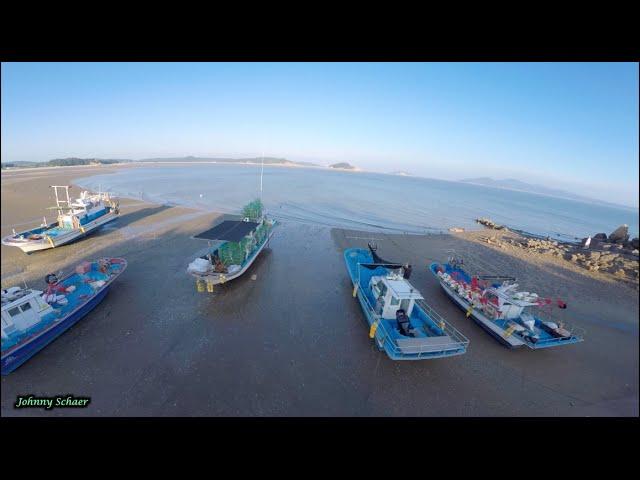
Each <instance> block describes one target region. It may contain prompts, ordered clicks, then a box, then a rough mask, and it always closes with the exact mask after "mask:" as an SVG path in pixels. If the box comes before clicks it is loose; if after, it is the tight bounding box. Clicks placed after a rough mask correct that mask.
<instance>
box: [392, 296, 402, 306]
mask: <svg viewBox="0 0 640 480" xmlns="http://www.w3.org/2000/svg"><path fill="white" fill-rule="evenodd" d="M398 303H400V300H398V299H397V298H396V297H391V305H398Z"/></svg>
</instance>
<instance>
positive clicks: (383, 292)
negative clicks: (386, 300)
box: [378, 280, 387, 297]
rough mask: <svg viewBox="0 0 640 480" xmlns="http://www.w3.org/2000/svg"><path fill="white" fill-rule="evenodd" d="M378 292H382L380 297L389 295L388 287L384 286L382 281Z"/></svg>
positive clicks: (379, 283)
mask: <svg viewBox="0 0 640 480" xmlns="http://www.w3.org/2000/svg"><path fill="white" fill-rule="evenodd" d="M378 290H380V295H381V296H382V297H384V296H385V295H386V294H387V286H386V285H385V284H384V282H383V281H382V280H380V281H379V282H378Z"/></svg>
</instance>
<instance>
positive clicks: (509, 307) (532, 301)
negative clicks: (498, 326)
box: [484, 284, 538, 320]
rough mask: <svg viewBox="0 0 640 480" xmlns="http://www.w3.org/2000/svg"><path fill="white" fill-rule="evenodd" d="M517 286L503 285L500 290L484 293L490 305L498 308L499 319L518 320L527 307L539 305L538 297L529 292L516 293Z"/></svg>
mask: <svg viewBox="0 0 640 480" xmlns="http://www.w3.org/2000/svg"><path fill="white" fill-rule="evenodd" d="M517 286H518V285H517V284H512V285H502V286H500V287H498V288H488V289H487V290H485V292H484V297H485V298H486V299H487V302H488V305H493V306H494V307H497V311H498V312H500V313H499V315H498V316H497V318H501V319H506V320H509V319H516V318H518V317H520V316H522V313H523V310H524V309H525V308H526V307H532V306H536V305H537V302H536V300H537V297H538V296H537V295H536V294H534V293H529V292H516V291H515V289H516V288H517Z"/></svg>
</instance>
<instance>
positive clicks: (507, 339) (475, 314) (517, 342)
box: [429, 263, 582, 350]
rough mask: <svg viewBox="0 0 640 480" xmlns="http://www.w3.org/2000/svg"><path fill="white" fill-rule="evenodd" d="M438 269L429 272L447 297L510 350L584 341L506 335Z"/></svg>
mask: <svg viewBox="0 0 640 480" xmlns="http://www.w3.org/2000/svg"><path fill="white" fill-rule="evenodd" d="M438 267H439V265H438V264H437V263H432V264H431V265H430V266H429V270H430V271H431V273H432V274H433V275H434V276H435V277H436V279H437V280H438V283H440V287H441V288H442V290H444V292H445V293H446V294H447V296H448V297H449V298H450V299H451V300H452V301H453V302H454V303H455V304H456V305H457V306H458V307H459V308H460V309H461V310H462V311H463V312H465V313H467V312H468V313H469V316H470V317H471V318H472V319H473V321H474V322H475V323H476V324H478V325H479V326H480V327H482V329H483V330H485V331H486V332H487V333H489V334H490V335H491V336H492V337H493V338H495V339H496V340H498V342H500V343H501V344H502V345H504V346H506V347H508V348H512V349H515V348H520V347H522V346H525V345H526V346H527V347H529V348H531V349H532V350H539V349H542V348H551V347H557V346H561V345H571V344H574V343H579V342H581V341H582V338H581V337H579V336H571V337H569V338H555V339H552V340H543V341H539V342H538V343H533V342H531V341H528V340H524V339H521V338H519V337H518V336H516V335H515V334H512V335H505V332H506V330H504V329H503V328H501V327H500V326H499V325H496V323H495V322H494V321H492V320H491V319H489V318H487V317H486V316H485V315H483V314H482V313H481V312H479V311H478V310H477V309H475V308H473V307H472V306H471V304H470V303H469V302H468V301H467V300H466V299H464V298H462V297H461V296H460V295H458V294H457V293H456V292H455V291H453V289H451V288H450V287H449V286H448V285H447V284H446V283H445V282H444V281H443V280H442V279H441V278H440V277H439V276H438V270H437V269H438Z"/></svg>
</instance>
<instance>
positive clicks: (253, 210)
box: [242, 198, 264, 220]
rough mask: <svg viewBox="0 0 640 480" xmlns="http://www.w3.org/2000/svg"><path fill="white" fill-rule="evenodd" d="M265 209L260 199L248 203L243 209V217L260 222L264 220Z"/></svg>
mask: <svg viewBox="0 0 640 480" xmlns="http://www.w3.org/2000/svg"><path fill="white" fill-rule="evenodd" d="M263 208H264V207H263V205H262V201H261V200H260V199H259V198H256V199H255V200H254V201H253V202H249V203H247V204H246V205H245V206H244V207H243V208H242V216H243V217H247V218H249V219H251V220H259V219H260V218H262V209H263Z"/></svg>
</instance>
